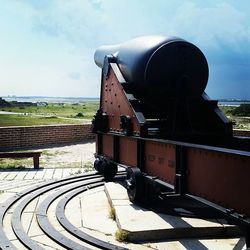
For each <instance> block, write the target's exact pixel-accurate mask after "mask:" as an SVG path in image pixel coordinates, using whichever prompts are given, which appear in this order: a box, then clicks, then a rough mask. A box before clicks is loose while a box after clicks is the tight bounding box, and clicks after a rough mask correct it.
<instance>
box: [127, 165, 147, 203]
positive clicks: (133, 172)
mask: <svg viewBox="0 0 250 250" xmlns="http://www.w3.org/2000/svg"><path fill="white" fill-rule="evenodd" d="M126 184H127V192H128V197H129V200H130V201H131V202H140V201H141V200H142V199H143V193H144V192H143V190H144V189H143V176H142V173H141V171H140V169H139V168H132V167H129V168H127V180H126Z"/></svg>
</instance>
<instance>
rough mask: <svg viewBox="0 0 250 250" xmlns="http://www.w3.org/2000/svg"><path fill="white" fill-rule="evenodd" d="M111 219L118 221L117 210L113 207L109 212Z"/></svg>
mask: <svg viewBox="0 0 250 250" xmlns="http://www.w3.org/2000/svg"><path fill="white" fill-rule="evenodd" d="M109 218H110V219H111V220H116V215H115V209H114V208H113V207H111V208H110V210H109Z"/></svg>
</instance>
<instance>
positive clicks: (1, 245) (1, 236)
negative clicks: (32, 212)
mask: <svg viewBox="0 0 250 250" xmlns="http://www.w3.org/2000/svg"><path fill="white" fill-rule="evenodd" d="M123 177H124V173H123V172H120V173H118V175H117V177H116V178H123ZM103 184H104V183H103V178H102V176H100V175H98V174H96V173H93V172H92V173H88V174H84V175H80V176H74V177H68V178H65V179H62V180H56V181H55V180H54V181H49V182H46V183H44V184H40V185H35V186H33V187H31V188H28V189H26V190H25V191H23V192H20V193H18V194H16V195H14V196H12V197H10V198H9V199H8V200H6V201H5V202H4V203H0V223H1V225H2V226H0V249H3V250H5V249H8V250H10V249H11V250H12V249H13V250H16V249H17V247H16V246H15V245H14V244H13V243H12V242H11V241H10V239H9V238H8V237H7V235H6V234H5V231H4V229H3V221H4V218H5V215H6V214H7V212H8V210H9V209H11V208H12V207H13V206H14V205H16V204H17V203H18V204H17V206H15V207H14V210H13V214H12V218H11V226H12V230H13V232H14V234H15V235H16V237H17V239H18V240H19V241H20V242H22V244H23V245H24V246H25V247H27V248H28V249H38V250H42V249H44V248H43V247H42V246H41V245H39V244H38V243H36V241H34V240H32V239H31V238H30V237H29V236H28V234H27V233H26V232H25V230H24V227H23V225H22V223H21V219H22V214H23V212H24V210H25V208H26V207H27V206H28V205H29V204H30V203H31V202H32V201H33V200H34V199H36V198H38V197H40V195H43V194H46V193H47V192H51V191H53V190H54V189H56V188H59V191H56V192H55V193H53V194H49V196H48V197H47V198H45V200H43V202H42V203H41V204H40V205H39V206H38V210H37V212H36V218H37V222H38V226H39V227H40V228H41V230H42V231H43V232H44V233H45V234H46V235H47V236H48V237H50V238H51V239H52V240H54V241H55V242H57V243H59V245H61V246H63V247H64V248H65V249H74V250H75V249H76V250H78V249H79V250H80V249H81V250H82V249H85V250H90V249H91V248H88V246H89V247H91V246H92V247H93V246H94V247H97V248H100V249H110V250H125V249H126V248H123V247H119V246H116V245H113V244H111V243H108V242H105V241H102V240H99V239H97V238H95V237H93V236H91V235H89V234H87V233H85V232H83V231H81V230H79V229H78V228H77V227H75V226H74V225H72V224H71V223H70V222H69V221H68V219H67V218H66V216H65V211H64V209H65V207H66V205H67V203H68V202H69V201H70V200H71V199H72V198H74V197H75V196H76V195H78V194H80V193H82V192H85V191H87V190H89V189H92V188H96V187H99V186H102V185H103ZM66 185H68V187H67V186H66ZM61 196H62V198H61ZM58 198H60V199H61V200H60V201H59V203H58V204H57V207H56V218H57V220H58V222H59V223H60V224H61V226H62V227H63V228H65V229H66V231H67V232H68V233H69V234H71V235H72V236H73V237H76V238H78V239H80V240H81V241H83V242H85V244H84V245H81V244H79V243H77V241H73V240H71V239H69V238H68V237H66V236H64V235H63V234H61V233H60V232H58V231H57V230H56V229H55V228H54V227H53V226H52V224H51V223H50V222H49V220H48V215H47V212H48V209H49V207H50V205H51V204H52V203H53V202H54V201H55V200H56V199H58Z"/></svg>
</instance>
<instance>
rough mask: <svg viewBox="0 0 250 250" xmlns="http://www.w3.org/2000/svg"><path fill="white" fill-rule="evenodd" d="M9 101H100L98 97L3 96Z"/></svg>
mask: <svg viewBox="0 0 250 250" xmlns="http://www.w3.org/2000/svg"><path fill="white" fill-rule="evenodd" d="M2 98H3V99H4V100H6V101H8V102H10V101H17V102H33V103H37V102H49V103H67V102H68V103H78V102H99V98H97V97H48V96H2Z"/></svg>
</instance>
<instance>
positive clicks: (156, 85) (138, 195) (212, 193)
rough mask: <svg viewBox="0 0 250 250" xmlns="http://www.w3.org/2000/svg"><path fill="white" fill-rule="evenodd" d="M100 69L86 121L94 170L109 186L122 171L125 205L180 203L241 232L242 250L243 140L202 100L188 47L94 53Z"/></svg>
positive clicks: (247, 225)
mask: <svg viewBox="0 0 250 250" xmlns="http://www.w3.org/2000/svg"><path fill="white" fill-rule="evenodd" d="M95 62H96V64H97V65H98V66H99V67H101V68H102V80H101V96H100V107H99V110H98V111H97V113H96V115H95V118H94V120H93V132H94V133H96V161H95V168H96V170H97V171H98V172H100V173H102V174H103V175H104V176H105V178H106V179H109V180H110V179H112V177H113V176H114V175H115V174H116V172H117V165H120V166H124V167H126V168H127V181H126V182H127V190H128V194H129V197H130V199H131V201H133V202H146V203H147V202H154V201H155V200H156V199H157V197H158V196H161V197H163V196H164V195H165V196H167V197H168V199H172V198H173V199H174V198H175V197H177V196H181V197H183V196H185V197H189V198H190V199H193V200H196V201H197V202H202V203H205V204H207V205H208V206H210V207H212V208H213V209H215V210H217V211H219V212H220V213H221V214H222V215H223V216H224V217H225V218H226V219H227V220H228V221H229V222H232V223H236V224H237V225H239V226H240V227H241V229H242V230H243V231H244V233H245V236H246V243H247V246H248V247H249V246H250V199H249V198H248V197H249V194H248V193H249V190H250V182H249V178H250V153H249V150H250V140H249V138H235V137H233V136H232V123H231V122H230V121H228V119H227V118H226V117H225V116H224V115H223V113H222V112H221V111H220V109H219V108H218V106H217V101H216V100H211V99H210V98H209V97H208V96H207V95H206V93H205V92H204V90H205V88H206V85H207V80H208V65H207V61H206V58H205V56H204V55H203V53H202V52H201V51H200V50H199V49H198V48H197V47H196V46H195V45H193V44H191V43H189V42H187V41H185V40H183V39H180V38H176V37H172V38H165V37H161V36H156V37H141V38H137V39H134V40H131V41H128V42H126V43H123V44H119V45H115V46H102V47H100V48H99V49H97V51H96V53H95Z"/></svg>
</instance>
